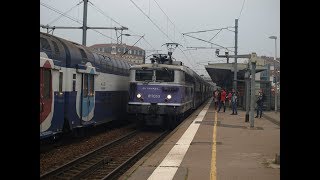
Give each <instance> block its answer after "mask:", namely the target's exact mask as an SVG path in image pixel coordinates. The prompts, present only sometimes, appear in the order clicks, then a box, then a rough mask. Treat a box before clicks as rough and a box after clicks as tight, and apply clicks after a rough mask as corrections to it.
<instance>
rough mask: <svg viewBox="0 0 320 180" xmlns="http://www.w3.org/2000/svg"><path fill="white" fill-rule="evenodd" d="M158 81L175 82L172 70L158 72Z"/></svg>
mask: <svg viewBox="0 0 320 180" xmlns="http://www.w3.org/2000/svg"><path fill="white" fill-rule="evenodd" d="M156 79H157V81H164V82H173V81H174V72H173V71H172V70H167V69H166V70H156Z"/></svg>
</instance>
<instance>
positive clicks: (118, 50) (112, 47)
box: [90, 44, 146, 64]
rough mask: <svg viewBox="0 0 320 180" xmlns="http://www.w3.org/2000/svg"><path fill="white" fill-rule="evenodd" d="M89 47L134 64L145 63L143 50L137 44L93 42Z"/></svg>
mask: <svg viewBox="0 0 320 180" xmlns="http://www.w3.org/2000/svg"><path fill="white" fill-rule="evenodd" d="M90 48H92V49H94V50H97V51H101V52H104V53H106V54H108V55H110V56H111V57H112V56H114V57H118V58H120V57H122V58H123V59H125V60H127V61H130V62H133V63H135V64H143V63H145V55H146V53H145V50H143V49H141V48H139V47H137V46H129V45H126V44H94V45H92V46H90Z"/></svg>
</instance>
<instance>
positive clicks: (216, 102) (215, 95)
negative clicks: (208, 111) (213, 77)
mask: <svg viewBox="0 0 320 180" xmlns="http://www.w3.org/2000/svg"><path fill="white" fill-rule="evenodd" d="M218 98H219V91H218V89H216V90H215V91H214V94H213V100H214V109H215V110H217V107H218V103H219V99H218Z"/></svg>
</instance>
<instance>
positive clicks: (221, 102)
mask: <svg viewBox="0 0 320 180" xmlns="http://www.w3.org/2000/svg"><path fill="white" fill-rule="evenodd" d="M226 96H227V93H226V91H225V90H224V89H222V90H221V97H220V103H219V109H218V112H219V111H220V109H221V105H223V112H226Z"/></svg>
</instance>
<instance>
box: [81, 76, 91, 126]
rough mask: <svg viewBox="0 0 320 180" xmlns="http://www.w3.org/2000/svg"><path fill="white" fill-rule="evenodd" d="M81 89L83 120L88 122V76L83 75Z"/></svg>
mask: <svg viewBox="0 0 320 180" xmlns="http://www.w3.org/2000/svg"><path fill="white" fill-rule="evenodd" d="M81 87H82V88H81V119H82V120H84V121H88V114H89V113H88V110H89V108H88V104H89V100H88V74H82V85H81Z"/></svg>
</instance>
